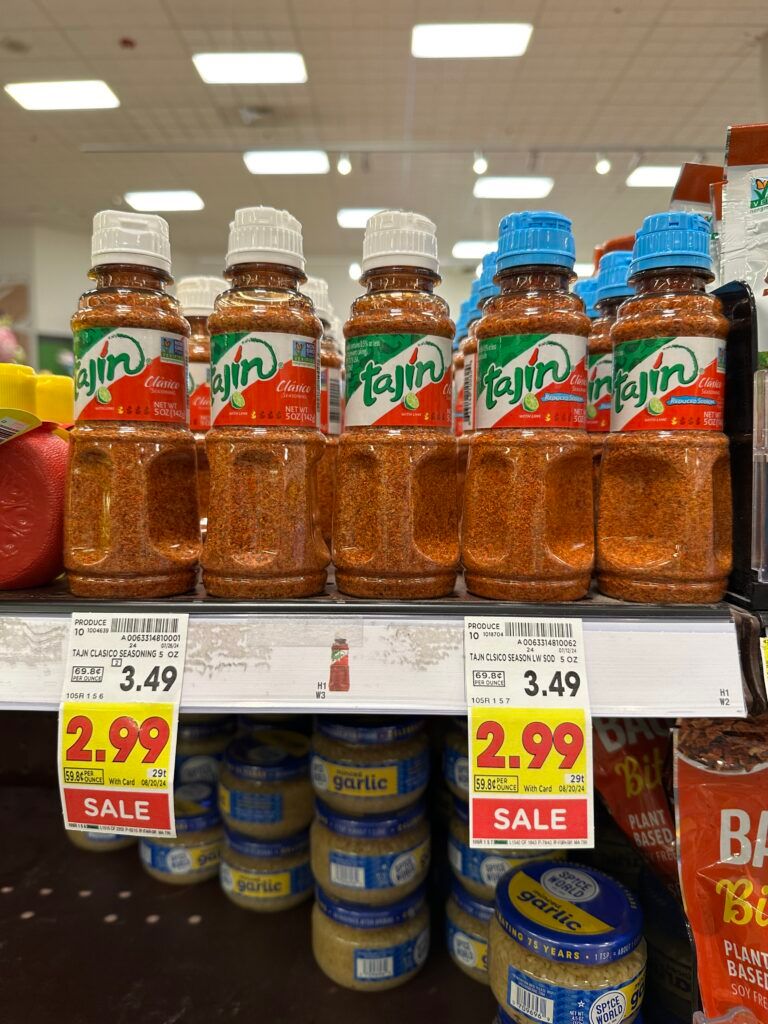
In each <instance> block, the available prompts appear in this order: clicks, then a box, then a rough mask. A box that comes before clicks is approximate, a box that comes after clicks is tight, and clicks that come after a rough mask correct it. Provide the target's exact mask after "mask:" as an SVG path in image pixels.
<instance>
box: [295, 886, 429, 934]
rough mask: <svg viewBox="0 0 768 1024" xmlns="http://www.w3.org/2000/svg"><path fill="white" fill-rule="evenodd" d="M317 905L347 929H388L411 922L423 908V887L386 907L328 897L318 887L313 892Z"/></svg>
mask: <svg viewBox="0 0 768 1024" xmlns="http://www.w3.org/2000/svg"><path fill="white" fill-rule="evenodd" d="M315 896H316V898H317V904H318V906H319V907H320V909H321V910H322V912H323V913H324V914H325V915H326V916H327V917H330V918H331V919H332V920H333V921H338V922H339V924H345V925H347V927H348V928H389V927H390V926H391V925H395V924H403V922H404V921H412V920H413V918H414V917H416V915H417V914H418V913H419V911H420V910H421V908H422V907H423V906H424V886H423V885H420V886H419V888H418V889H414V891H413V892H412V893H410V895H408V896H406V897H405V899H403V900H400V901H399V902H398V903H392V904H390V905H389V906H387V907H366V906H365V905H363V904H360V903H348V902H347V901H346V900H337V899H335V898H334V897H333V896H329V895H328V893H327V892H324V891H323V890H322V889H321V888H320V886H319V885H318V886H317V889H316V890H315Z"/></svg>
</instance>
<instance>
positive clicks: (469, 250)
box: [451, 242, 496, 260]
mask: <svg viewBox="0 0 768 1024" xmlns="http://www.w3.org/2000/svg"><path fill="white" fill-rule="evenodd" d="M495 248H496V242H457V243H456V244H455V245H454V247H453V249H452V250H451V255H452V256H453V258H454V259H455V260H481V259H482V258H483V256H485V254H486V253H488V252H493V250H494V249H495Z"/></svg>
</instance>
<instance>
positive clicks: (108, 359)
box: [74, 327, 187, 423]
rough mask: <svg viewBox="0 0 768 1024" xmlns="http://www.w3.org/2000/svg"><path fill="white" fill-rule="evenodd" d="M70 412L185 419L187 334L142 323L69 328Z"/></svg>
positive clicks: (109, 417)
mask: <svg viewBox="0 0 768 1024" xmlns="http://www.w3.org/2000/svg"><path fill="white" fill-rule="evenodd" d="M74 350H75V370H74V375H75V418H76V419H78V420H134V421H136V420H137V421H142V422H151V423H186V422H187V339H186V338H185V337H184V335H182V334H166V333H165V332H164V331H154V330H149V329H147V328H143V327H85V328H82V329H81V330H78V331H75V333H74Z"/></svg>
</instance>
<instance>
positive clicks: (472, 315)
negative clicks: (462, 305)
mask: <svg viewBox="0 0 768 1024" xmlns="http://www.w3.org/2000/svg"><path fill="white" fill-rule="evenodd" d="M468 301H469V318H468V320H467V327H469V325H470V324H471V323H474V321H475V320H479V319H480V306H481V305H482V299H481V298H480V278H479V277H476V278H475V279H474V281H473V282H472V288H471V289H470V292H469V300H468Z"/></svg>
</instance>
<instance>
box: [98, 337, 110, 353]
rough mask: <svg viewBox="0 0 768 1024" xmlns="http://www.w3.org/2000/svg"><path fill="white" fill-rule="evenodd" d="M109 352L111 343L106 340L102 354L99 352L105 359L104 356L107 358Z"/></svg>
mask: <svg viewBox="0 0 768 1024" xmlns="http://www.w3.org/2000/svg"><path fill="white" fill-rule="evenodd" d="M108 351H109V342H108V341H106V340H105V342H104V344H103V345H102V346H101V352H99V355H100V356H102V357H104V356H106V354H107V352H108Z"/></svg>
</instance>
